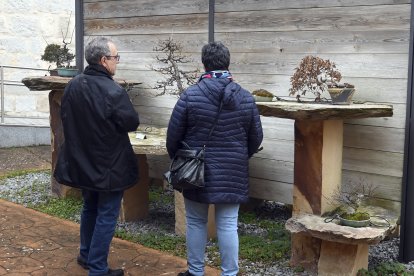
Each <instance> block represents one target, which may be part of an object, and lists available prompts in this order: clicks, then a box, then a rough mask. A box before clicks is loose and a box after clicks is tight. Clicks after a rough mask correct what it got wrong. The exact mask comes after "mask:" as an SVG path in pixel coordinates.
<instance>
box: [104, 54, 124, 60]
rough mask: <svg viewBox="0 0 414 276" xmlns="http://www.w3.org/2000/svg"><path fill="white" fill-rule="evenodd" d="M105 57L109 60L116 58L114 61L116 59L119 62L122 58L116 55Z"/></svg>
mask: <svg viewBox="0 0 414 276" xmlns="http://www.w3.org/2000/svg"><path fill="white" fill-rule="evenodd" d="M105 57H107V58H109V59H110V58H114V59H116V61H119V59H120V58H121V56H120V55H116V56H105Z"/></svg>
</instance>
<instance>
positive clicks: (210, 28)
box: [208, 0, 215, 42]
mask: <svg viewBox="0 0 414 276" xmlns="http://www.w3.org/2000/svg"><path fill="white" fill-rule="evenodd" d="M214 6H215V0H209V2H208V42H214V12H215V10H214Z"/></svg>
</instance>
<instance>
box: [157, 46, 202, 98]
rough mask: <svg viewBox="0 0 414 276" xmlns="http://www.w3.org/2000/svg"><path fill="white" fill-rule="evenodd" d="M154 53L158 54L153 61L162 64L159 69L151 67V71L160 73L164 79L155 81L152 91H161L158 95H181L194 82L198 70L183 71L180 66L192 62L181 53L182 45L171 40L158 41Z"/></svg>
mask: <svg viewBox="0 0 414 276" xmlns="http://www.w3.org/2000/svg"><path fill="white" fill-rule="evenodd" d="M154 51H156V52H158V53H160V54H159V55H157V56H156V57H155V59H156V60H157V61H158V62H159V63H161V64H162V66H161V67H159V68H155V67H153V66H152V67H151V69H152V70H154V71H156V72H159V73H161V74H162V75H164V76H165V77H166V78H165V79H164V80H160V81H157V84H156V85H155V86H154V87H153V88H154V89H161V92H160V93H159V94H158V95H164V94H174V95H177V94H181V93H182V92H183V91H184V90H185V89H186V88H187V86H189V85H192V84H194V83H195V82H196V79H197V73H198V70H197V69H196V70H189V71H185V70H183V69H182V65H183V64H186V63H191V62H192V60H191V59H190V58H189V57H188V56H186V55H184V54H183V53H182V51H183V47H182V45H181V44H180V43H179V42H177V41H174V40H173V39H172V38H168V39H166V40H160V41H158V44H157V46H156V47H155V48H154Z"/></svg>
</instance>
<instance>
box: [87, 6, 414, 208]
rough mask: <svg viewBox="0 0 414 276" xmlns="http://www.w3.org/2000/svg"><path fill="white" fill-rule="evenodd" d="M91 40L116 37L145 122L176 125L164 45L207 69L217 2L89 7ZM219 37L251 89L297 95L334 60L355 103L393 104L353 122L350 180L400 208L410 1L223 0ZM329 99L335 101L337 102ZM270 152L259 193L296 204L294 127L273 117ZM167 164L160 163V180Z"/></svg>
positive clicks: (256, 161) (266, 122) (262, 161)
mask: <svg viewBox="0 0 414 276" xmlns="http://www.w3.org/2000/svg"><path fill="white" fill-rule="evenodd" d="M84 2H85V3H84V12H85V17H84V18H85V20H84V21H85V41H87V40H88V38H89V37H90V36H96V35H107V36H111V37H112V38H113V39H114V40H115V42H116V43H117V44H118V48H119V50H120V54H121V56H122V57H121V63H120V64H119V71H118V74H117V75H118V77H123V78H128V79H133V80H139V81H142V82H143V85H141V87H140V88H139V89H136V90H133V91H131V98H133V101H134V103H135V105H136V108H137V110H138V111H139V114H140V117H141V120H142V121H143V122H144V123H151V124H155V125H159V126H166V125H167V123H168V120H169V116H170V113H171V108H172V107H173V105H174V103H175V101H176V97H175V96H162V97H154V96H153V95H154V94H156V92H155V91H154V90H153V89H151V87H153V86H154V83H155V82H156V80H158V79H160V76H159V75H157V74H156V73H155V72H153V71H151V70H150V66H151V65H153V64H154V62H155V61H154V55H155V54H154V51H153V48H154V46H155V44H156V42H157V41H158V40H159V39H165V38H168V37H171V36H172V37H173V38H174V39H175V40H177V41H181V42H182V43H183V45H184V49H185V54H187V55H189V56H191V57H192V58H193V60H194V63H193V64H192V65H190V66H189V67H190V68H197V67H198V68H201V67H202V65H201V62H200V49H201V46H202V45H203V44H204V43H206V42H207V40H208V1H206V0H205V1H202V0H196V1H192V0H184V1H171V0H170V1H160V0H151V1H150V0H142V1H139V3H138V4H137V1H126V0H120V1H91V0H88V1H86V0H85V1H84ZM215 3H216V6H215V10H216V13H215V31H216V33H215V39H216V40H221V41H223V42H224V43H225V44H226V45H228V46H229V48H230V51H231V55H232V64H231V68H230V69H231V71H232V73H233V75H234V77H235V79H236V81H237V82H239V83H240V84H242V85H243V86H244V87H245V88H247V89H249V90H251V91H252V90H254V89H258V88H264V89H267V90H269V91H271V92H273V93H274V94H276V95H277V96H280V97H287V96H288V94H289V92H288V90H289V87H290V83H289V79H290V76H291V75H292V74H293V72H294V68H295V67H296V66H297V65H298V64H299V62H300V60H301V59H302V58H303V57H304V56H306V55H308V54H312V55H318V56H320V57H322V58H325V59H330V60H332V61H334V62H335V63H336V64H337V67H338V69H340V70H341V72H342V75H343V80H344V81H346V82H349V83H352V84H355V86H356V88H357V92H356V94H355V96H354V100H357V101H375V102H382V103H391V104H393V106H394V116H393V117H392V118H375V119H374V118H373V119H360V120H349V121H346V124H345V130H344V131H345V134H344V146H345V148H344V162H343V182H344V183H345V184H346V183H350V182H357V183H367V184H373V185H375V186H378V187H379V188H378V189H377V193H378V196H379V197H380V198H384V199H388V200H391V201H394V202H396V203H398V202H399V201H400V193H401V178H402V167H403V150H404V127H405V110H406V89H407V73H408V51H409V49H408V48H409V30H410V6H411V1H410V0H394V1H393V0H367V1H356V0H348V1H346V0H345V1H331V0H318V1H316V0H297V1H289V0H261V1H257V0H216V1H215ZM327 97H328V96H327ZM262 123H263V126H264V129H265V140H264V142H263V146H264V148H265V149H264V150H263V151H262V152H260V153H259V154H257V156H256V157H254V158H253V159H252V160H251V169H250V175H251V195H252V196H253V197H258V198H263V199H268V200H276V201H280V202H285V203H291V200H292V196H291V195H292V192H291V190H292V182H293V121H291V120H285V119H277V118H264V117H262ZM167 162H168V160H166V158H164V159H163V158H155V159H154V158H151V175H152V176H156V177H159V176H160V175H161V172H162V171H163V170H165V164H166V163H167Z"/></svg>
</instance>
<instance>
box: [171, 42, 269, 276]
mask: <svg viewBox="0 0 414 276" xmlns="http://www.w3.org/2000/svg"><path fill="white" fill-rule="evenodd" d="M201 59H202V63H203V65H204V68H205V71H206V72H205V73H204V74H203V75H202V76H201V77H200V80H199V82H198V83H197V84H195V85H193V86H190V87H189V88H188V89H187V90H186V91H185V92H183V93H182V94H181V96H180V99H179V100H178V101H177V103H176V105H175V107H174V110H173V112H172V115H171V119H170V122H169V126H168V132H167V149H168V153H169V155H170V157H171V158H173V157H174V154H175V153H176V151H177V150H178V149H179V148H180V145H181V141H184V142H186V143H187V144H188V145H189V146H190V147H191V148H193V149H197V150H200V149H201V148H202V147H203V146H204V145H207V146H206V152H205V174H204V181H205V187H204V188H200V189H197V190H185V191H184V192H183V195H184V202H185V210H186V219H187V231H186V239H187V256H188V260H187V262H188V266H189V270H188V271H186V272H181V273H179V274H178V275H181V276H184V275H187V276H188V275H194V276H202V275H204V253H205V247H206V241H207V214H208V205H209V204H214V205H215V212H216V214H215V219H216V227H217V237H218V241H219V248H220V256H221V268H222V275H223V276H227V275H232V276H233V275H237V273H238V271H239V266H238V251H239V240H238V234H237V220H238V211H239V206H240V203H245V202H247V201H248V199H249V169H248V168H249V158H250V157H251V156H252V155H253V154H254V153H256V152H257V151H258V149H259V146H260V144H261V143H262V140H263V131H262V125H261V122H260V116H259V113H258V110H257V107H256V104H255V102H254V99H253V97H252V96H251V94H250V93H249V92H248V91H247V90H245V89H243V88H242V87H241V86H240V85H238V84H237V83H235V82H234V81H233V79H232V76H231V74H230V72H229V71H228V70H229V65H230V52H229V50H228V48H227V47H226V46H224V45H223V44H222V43H220V42H212V43H209V44H207V45H205V46H204V47H203V48H202V58H201ZM221 101H222V102H223V105H222V109H221V111H220V113H219V115H218V121H217V124H216V126H215V128H214V131H213V133H212V134H211V136H210V139H209V140H208V136H209V132H210V129H211V128H212V127H213V125H214V121H215V118H216V116H217V113H218V112H219V106H220V102H221ZM207 140H208V141H207Z"/></svg>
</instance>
